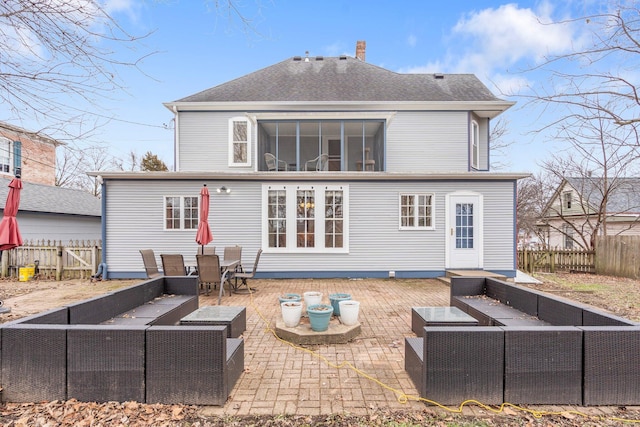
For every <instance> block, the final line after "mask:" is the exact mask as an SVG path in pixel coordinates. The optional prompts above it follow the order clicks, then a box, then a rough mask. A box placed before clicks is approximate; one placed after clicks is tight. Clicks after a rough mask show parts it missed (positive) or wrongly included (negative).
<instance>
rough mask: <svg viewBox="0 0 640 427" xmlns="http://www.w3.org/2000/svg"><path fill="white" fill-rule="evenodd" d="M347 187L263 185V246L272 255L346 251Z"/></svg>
mask: <svg viewBox="0 0 640 427" xmlns="http://www.w3.org/2000/svg"><path fill="white" fill-rule="evenodd" d="M348 193H349V191H348V187H347V186H341V185H333V186H332V185H290V186H289V185H265V186H264V187H263V206H264V215H263V216H264V226H263V242H264V243H263V246H264V247H265V249H268V250H271V251H274V252H278V251H281V252H318V251H321V252H347V251H348V246H349V245H348V214H347V206H348Z"/></svg>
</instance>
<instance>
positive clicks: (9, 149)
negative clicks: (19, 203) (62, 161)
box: [0, 122, 63, 185]
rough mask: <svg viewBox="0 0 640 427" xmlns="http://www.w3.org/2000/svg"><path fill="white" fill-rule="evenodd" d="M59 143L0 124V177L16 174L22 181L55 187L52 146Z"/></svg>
mask: <svg viewBox="0 0 640 427" xmlns="http://www.w3.org/2000/svg"><path fill="white" fill-rule="evenodd" d="M62 144H63V143H62V142H60V141H57V140H55V139H53V138H50V137H48V136H46V135H43V134H40V133H36V132H31V131H28V130H26V129H22V128H20V127H17V126H14V125H10V124H8V123H5V122H0V176H7V177H8V176H14V175H16V172H17V171H19V172H20V175H21V178H22V180H23V181H25V182H32V183H35V184H45V185H55V182H56V147H57V146H59V145H62Z"/></svg>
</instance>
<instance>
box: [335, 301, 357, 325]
mask: <svg viewBox="0 0 640 427" xmlns="http://www.w3.org/2000/svg"><path fill="white" fill-rule="evenodd" d="M338 304H340V322H342V324H343V325H346V326H353V325H355V324H356V323H358V313H359V312H360V301H354V300H346V301H340V302H339V303H338Z"/></svg>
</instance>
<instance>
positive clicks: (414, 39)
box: [407, 34, 418, 47]
mask: <svg viewBox="0 0 640 427" xmlns="http://www.w3.org/2000/svg"><path fill="white" fill-rule="evenodd" d="M417 43H418V38H417V37H416V36H414V35H413V34H412V35H410V36H409V37H407V44H408V45H409V46H411V47H416V44H417Z"/></svg>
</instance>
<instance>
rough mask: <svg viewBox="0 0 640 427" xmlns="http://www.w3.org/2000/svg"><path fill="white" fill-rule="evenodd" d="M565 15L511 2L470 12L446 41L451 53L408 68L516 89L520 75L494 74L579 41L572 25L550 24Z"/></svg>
mask: <svg viewBox="0 0 640 427" xmlns="http://www.w3.org/2000/svg"><path fill="white" fill-rule="evenodd" d="M556 15H557V14H556ZM563 18H565V17H564V16H563V17H558V16H554V7H553V6H552V5H551V4H550V3H548V2H542V3H540V4H539V5H538V6H537V8H536V9H535V10H534V9H531V8H520V7H518V5H517V4H513V3H512V4H505V5H502V6H500V7H497V8H488V9H483V10H479V11H473V12H470V13H468V14H466V15H465V16H463V17H462V18H460V20H459V21H458V22H457V23H456V25H455V26H454V27H453V28H452V29H451V31H450V33H449V34H448V36H447V37H446V38H445V40H444V41H443V43H445V45H446V47H447V52H448V53H447V54H446V56H445V57H443V58H441V59H439V60H437V61H432V62H431V63H428V64H426V65H417V66H415V67H411V68H408V69H407V70H404V72H425V71H426V72H434V71H439V72H445V73H473V74H476V75H477V76H478V77H479V78H481V79H483V80H485V81H487V79H488V80H496V81H498V80H501V81H504V82H505V83H506V82H507V80H509V81H510V82H511V83H509V84H507V85H506V87H509V88H512V87H513V84H514V82H516V81H517V80H518V79H517V78H511V79H503V78H498V77H496V75H497V74H498V73H508V72H509V71H519V70H523V69H526V68H528V67H531V66H534V65H536V64H539V63H540V62H541V61H543V60H544V58H545V57H548V56H550V55H558V54H562V53H566V52H569V51H570V50H571V49H573V48H575V47H576V46H577V45H580V43H581V35H580V33H579V32H578V30H577V29H576V27H574V25H573V24H571V23H568V22H567V23H563V24H551V22H557V21H558V20H559V19H563ZM501 86H502V85H501Z"/></svg>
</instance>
